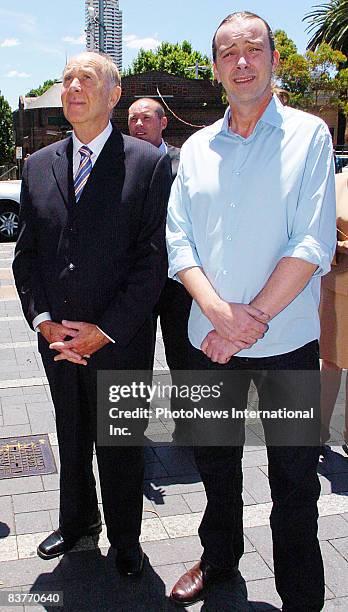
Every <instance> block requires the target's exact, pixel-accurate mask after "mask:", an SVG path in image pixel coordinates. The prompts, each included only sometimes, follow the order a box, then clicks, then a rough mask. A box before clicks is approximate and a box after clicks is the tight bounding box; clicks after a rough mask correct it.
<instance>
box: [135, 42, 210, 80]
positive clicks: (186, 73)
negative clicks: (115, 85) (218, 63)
mask: <svg viewBox="0 0 348 612" xmlns="http://www.w3.org/2000/svg"><path fill="white" fill-rule="evenodd" d="M197 61H198V65H199V66H206V67H207V68H208V70H199V78H203V79H212V76H213V75H212V69H211V65H210V60H209V57H208V56H207V55H203V54H202V53H200V52H199V51H195V50H194V49H192V45H191V43H189V42H188V41H187V40H184V41H183V42H182V43H181V44H180V43H169V42H162V43H161V44H160V45H159V47H157V49H156V51H144V49H140V51H139V53H138V55H137V57H136V58H135V59H134V60H133V63H132V65H131V67H130V68H129V69H128V70H126V71H125V72H124V74H125V75H126V76H127V75H131V74H140V73H142V72H147V71H148V70H162V71H164V72H169V73H170V74H175V75H176V76H182V77H187V78H192V79H194V78H195V70H194V68H193V69H192V70H187V68H191V67H192V66H195V63H196V62H197Z"/></svg>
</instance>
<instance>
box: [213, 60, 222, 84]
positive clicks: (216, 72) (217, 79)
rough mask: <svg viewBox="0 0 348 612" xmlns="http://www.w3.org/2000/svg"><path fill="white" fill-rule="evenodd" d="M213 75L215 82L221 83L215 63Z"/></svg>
mask: <svg viewBox="0 0 348 612" xmlns="http://www.w3.org/2000/svg"><path fill="white" fill-rule="evenodd" d="M213 74H214V79H215V81H217V82H218V83H221V79H220V77H219V72H218V69H217V67H216V64H215V62H213Z"/></svg>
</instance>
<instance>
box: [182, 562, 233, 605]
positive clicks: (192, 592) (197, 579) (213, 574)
mask: <svg viewBox="0 0 348 612" xmlns="http://www.w3.org/2000/svg"><path fill="white" fill-rule="evenodd" d="M237 575H238V568H233V569H232V570H224V569H219V568H217V567H213V566H211V565H209V563H207V562H206V561H203V560H202V561H199V562H198V563H196V565H194V566H193V567H192V568H191V569H190V570H189V571H188V572H186V574H184V575H183V576H181V578H179V580H178V581H177V583H176V584H175V585H174V586H173V589H172V592H171V594H170V599H171V600H172V601H174V602H175V603H176V604H177V605H178V606H190V605H192V604H194V603H196V601H200V600H201V599H203V598H204V597H205V595H206V590H207V588H208V587H209V586H211V585H212V584H216V583H218V582H223V581H224V580H229V579H231V578H234V577H235V576H237Z"/></svg>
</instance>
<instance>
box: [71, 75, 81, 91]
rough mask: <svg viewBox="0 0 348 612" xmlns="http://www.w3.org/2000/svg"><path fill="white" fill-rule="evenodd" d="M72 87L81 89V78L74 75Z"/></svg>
mask: <svg viewBox="0 0 348 612" xmlns="http://www.w3.org/2000/svg"><path fill="white" fill-rule="evenodd" d="M70 89H81V83H80V80H79V79H78V78H77V77H74V78H73V80H72V81H71V83H70Z"/></svg>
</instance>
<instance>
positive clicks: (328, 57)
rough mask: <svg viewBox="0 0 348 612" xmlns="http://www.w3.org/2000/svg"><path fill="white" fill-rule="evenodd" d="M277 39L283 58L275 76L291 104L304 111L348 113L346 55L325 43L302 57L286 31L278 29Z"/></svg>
mask: <svg viewBox="0 0 348 612" xmlns="http://www.w3.org/2000/svg"><path fill="white" fill-rule="evenodd" d="M275 38H276V46H277V48H278V50H279V51H280V55H281V59H280V62H279V66H278V67H277V69H276V73H275V76H276V78H277V79H278V84H279V85H280V86H281V87H283V88H284V89H286V90H287V91H289V93H290V104H291V105H292V106H296V107H298V108H303V109H310V108H311V107H312V108H313V107H316V108H317V109H320V108H321V107H324V106H326V107H327V106H331V107H333V108H340V109H342V110H344V112H346V111H347V80H348V74H347V73H348V71H347V70H346V69H343V68H342V65H343V64H344V63H345V62H346V59H347V58H346V56H345V55H344V54H343V53H342V52H341V51H339V50H335V49H332V47H330V45H328V44H326V43H322V44H320V45H318V47H317V48H316V49H315V51H307V53H305V55H300V54H299V53H297V49H296V46H295V45H294V44H293V42H292V40H291V39H289V38H288V36H287V35H286V33H285V32H283V31H282V30H278V31H277V32H276V35H275Z"/></svg>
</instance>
